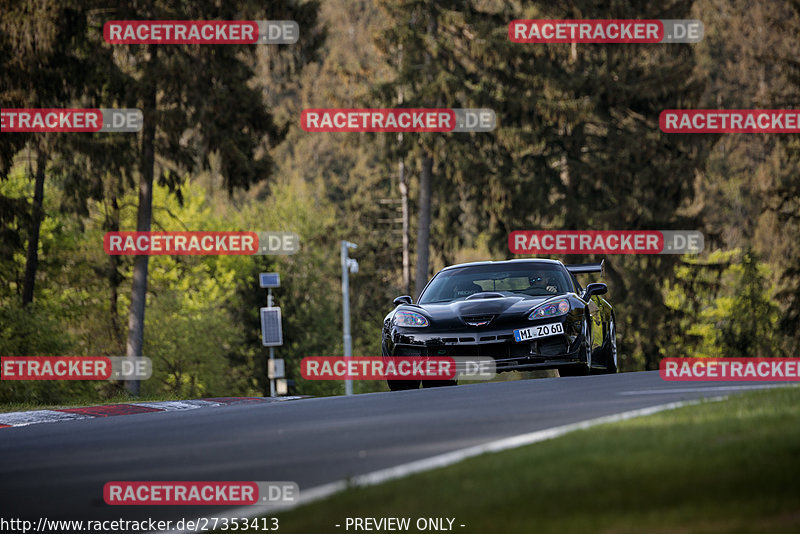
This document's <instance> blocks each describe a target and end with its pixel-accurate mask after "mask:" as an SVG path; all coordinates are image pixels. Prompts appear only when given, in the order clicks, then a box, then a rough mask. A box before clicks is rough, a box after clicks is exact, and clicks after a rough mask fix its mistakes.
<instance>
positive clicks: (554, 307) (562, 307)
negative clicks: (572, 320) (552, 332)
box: [528, 299, 571, 320]
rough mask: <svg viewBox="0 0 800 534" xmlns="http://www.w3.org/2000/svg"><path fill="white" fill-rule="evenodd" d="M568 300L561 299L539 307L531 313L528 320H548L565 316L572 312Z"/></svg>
mask: <svg viewBox="0 0 800 534" xmlns="http://www.w3.org/2000/svg"><path fill="white" fill-rule="evenodd" d="M570 308H571V306H570V305H569V300H568V299H559V300H554V301H552V302H548V303H547V304H545V305H544V306H539V307H538V308H536V309H535V310H533V311H532V312H531V314H530V315H529V316H528V319H531V320H532V319H546V318H548V317H558V316H559V315H564V314H565V313H567V312H568V311H569V310H570Z"/></svg>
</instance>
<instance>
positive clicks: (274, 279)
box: [258, 273, 281, 287]
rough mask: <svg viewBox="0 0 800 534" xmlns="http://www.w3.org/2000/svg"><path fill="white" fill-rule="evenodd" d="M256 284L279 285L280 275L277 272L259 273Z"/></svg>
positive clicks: (263, 285)
mask: <svg viewBox="0 0 800 534" xmlns="http://www.w3.org/2000/svg"><path fill="white" fill-rule="evenodd" d="M258 285H260V286H261V287H281V276H280V274H279V273H260V274H259V275H258Z"/></svg>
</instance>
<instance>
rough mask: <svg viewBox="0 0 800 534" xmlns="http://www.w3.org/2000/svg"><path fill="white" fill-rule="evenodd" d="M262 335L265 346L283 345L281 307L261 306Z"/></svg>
mask: <svg viewBox="0 0 800 534" xmlns="http://www.w3.org/2000/svg"><path fill="white" fill-rule="evenodd" d="M261 337H262V343H261V344H262V345H264V346H265V347H278V346H280V345H283V330H282V328H281V309H280V308H261Z"/></svg>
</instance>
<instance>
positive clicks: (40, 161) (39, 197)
mask: <svg viewBox="0 0 800 534" xmlns="http://www.w3.org/2000/svg"><path fill="white" fill-rule="evenodd" d="M46 166H47V155H46V154H45V152H44V148H43V143H39V146H38V147H37V150H36V176H35V182H34V188H33V207H32V213H31V215H32V217H31V224H30V227H29V228H28V251H27V254H26V256H25V278H23V281H22V306H27V305H28V304H30V303H31V302H33V290H34V287H35V285H36V271H37V270H38V268H39V232H40V231H41V228H42V219H43V218H44V208H43V204H44V175H45V167H46Z"/></svg>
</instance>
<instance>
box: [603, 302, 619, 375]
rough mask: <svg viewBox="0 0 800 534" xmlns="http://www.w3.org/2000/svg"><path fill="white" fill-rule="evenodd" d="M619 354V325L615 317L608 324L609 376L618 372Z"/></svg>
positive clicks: (607, 355)
mask: <svg viewBox="0 0 800 534" xmlns="http://www.w3.org/2000/svg"><path fill="white" fill-rule="evenodd" d="M618 368H619V367H618V352H617V325H616V320H615V318H614V316H613V315H612V316H611V320H610V321H609V322H608V341H607V345H606V370H605V372H606V373H608V374H614V373H616V372H617V370H618Z"/></svg>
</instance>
